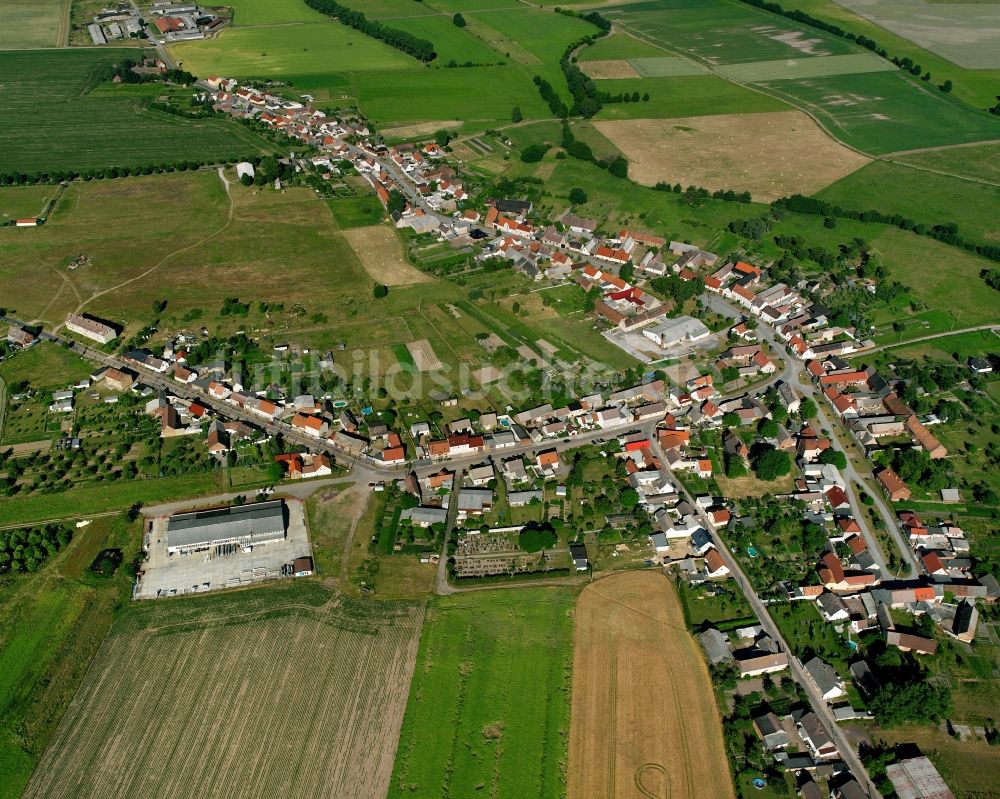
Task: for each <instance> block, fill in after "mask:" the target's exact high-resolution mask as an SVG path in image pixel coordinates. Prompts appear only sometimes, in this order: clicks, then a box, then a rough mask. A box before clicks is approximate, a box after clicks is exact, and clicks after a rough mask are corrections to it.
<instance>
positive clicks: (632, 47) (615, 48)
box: [579, 33, 669, 61]
mask: <svg viewBox="0 0 1000 799" xmlns="http://www.w3.org/2000/svg"><path fill="white" fill-rule="evenodd" d="M665 55H669V53H667V52H666V51H665V50H664V49H663V48H662V47H657V46H656V45H655V44H651V43H650V42H646V41H643V40H642V39H638V38H636V37H635V36H630V35H629V34H627V33H612V34H611V35H610V36H605V37H603V38H601V39H598V40H597V41H596V42H594V43H593V44H592V45H590V46H589V47H584V48H583V49H582V50H581V51H580V58H579V60H580V61H609V60H618V59H624V60H629V59H632V58H660V57H661V56H665Z"/></svg>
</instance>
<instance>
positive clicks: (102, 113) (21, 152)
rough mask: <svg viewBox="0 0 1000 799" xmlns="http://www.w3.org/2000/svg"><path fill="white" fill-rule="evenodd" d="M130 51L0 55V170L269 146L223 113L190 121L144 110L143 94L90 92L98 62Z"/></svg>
mask: <svg viewBox="0 0 1000 799" xmlns="http://www.w3.org/2000/svg"><path fill="white" fill-rule="evenodd" d="M125 54H128V55H130V56H134V54H135V51H134V50H133V51H127V50H112V49H101V50H99V51H98V50H93V49H90V50H45V51H41V50H39V51H21V52H13V51H9V52H2V53H0V75H2V76H3V82H2V83H0V107H2V108H3V109H4V113H5V124H4V125H3V128H2V129H0V173H5V172H15V171H17V172H22V173H33V172H38V171H45V170H50V169H79V170H84V169H90V168H95V167H105V166H111V165H118V166H126V165H127V166H135V165H145V164H149V165H154V164H160V163H164V162H169V163H173V162H176V161H181V160H185V161H186V160H202V159H205V160H215V159H219V160H225V159H228V158H239V157H246V156H252V155H255V154H259V153H262V152H268V151H271V150H272V147H271V145H270V144H269V143H268V142H266V141H265V140H263V139H261V138H260V137H259V136H257V135H256V134H254V133H251V132H250V131H248V130H247V129H245V128H243V127H241V126H239V125H238V124H234V123H232V122H230V121H228V120H224V119H207V120H202V121H191V120H187V119H182V118H181V117H177V116H172V115H170V114H165V113H161V112H159V111H150V110H146V109H145V108H144V102H143V100H142V99H139V98H135V97H129V96H123V97H107V96H103V97H100V98H98V97H90V96H88V95H87V94H86V91H87V89H88V88H89V87H90V86H91V85H92V82H93V78H92V76H93V74H94V70H95V69H96V67H97V66H98V65H100V64H102V63H106V62H108V61H114V60H116V59H118V58H121V57H122V56H123V55H125Z"/></svg>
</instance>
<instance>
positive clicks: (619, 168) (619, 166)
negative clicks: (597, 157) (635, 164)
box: [608, 156, 628, 178]
mask: <svg viewBox="0 0 1000 799" xmlns="http://www.w3.org/2000/svg"><path fill="white" fill-rule="evenodd" d="M608 172H610V173H611V174H612V175H614V176H615V177H616V178H627V177H628V161H626V160H625V159H624V158H623V157H621V156H618V157H617V158H615V159H614V160H612V161H611V163H610V164H608Z"/></svg>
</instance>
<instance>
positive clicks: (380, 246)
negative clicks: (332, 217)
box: [344, 225, 432, 286]
mask: <svg viewBox="0 0 1000 799" xmlns="http://www.w3.org/2000/svg"><path fill="white" fill-rule="evenodd" d="M344 238H345V239H347V241H348V243H349V244H350V245H351V247H352V248H353V249H354V253H355V255H357V257H358V260H359V261H360V262H361V265H362V266H363V267H364V268H365V271H366V272H367V273H368V276H369V277H370V278H371V279H372V280H374V281H375V282H376V283H381V284H383V285H385V286H406V285H409V284H411V283H426V282H427V281H429V280H431V279H432V278H431V277H430V275H428V274H427V273H426V272H421V271H420V270H419V269H417V268H416V267H415V266H413V265H411V264H410V263H409V262H408V261H407V260H406V258H405V256H404V255H403V247H402V245H401V244H400V241H399V236H398V235H397V234H396V231H395V230H393V229H392V228H391V227H389V226H388V225H372V226H371V227H358V228H353V229H351V230H348V231H345V232H344Z"/></svg>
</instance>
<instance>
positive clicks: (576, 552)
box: [569, 544, 590, 572]
mask: <svg viewBox="0 0 1000 799" xmlns="http://www.w3.org/2000/svg"><path fill="white" fill-rule="evenodd" d="M569 554H570V557H571V558H573V566H574V568H576V570H577V571H578V572H584V571H587V569H588V568H590V561H589V560H588V559H587V547H586V546H585V545H584V544H570V545H569Z"/></svg>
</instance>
